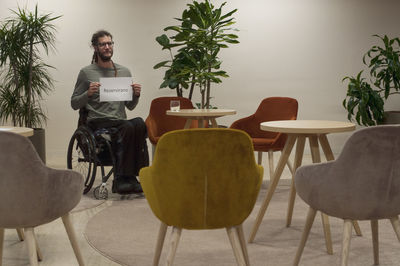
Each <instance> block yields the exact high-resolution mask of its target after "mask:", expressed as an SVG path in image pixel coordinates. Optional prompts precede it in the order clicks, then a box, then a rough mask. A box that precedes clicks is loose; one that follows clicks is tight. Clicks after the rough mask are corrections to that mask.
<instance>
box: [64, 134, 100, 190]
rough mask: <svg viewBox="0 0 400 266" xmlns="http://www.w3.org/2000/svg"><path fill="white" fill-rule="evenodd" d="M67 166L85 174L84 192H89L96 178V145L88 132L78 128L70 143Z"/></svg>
mask: <svg viewBox="0 0 400 266" xmlns="http://www.w3.org/2000/svg"><path fill="white" fill-rule="evenodd" d="M67 167H68V169H72V170H74V171H77V172H79V173H81V174H82V175H83V176H84V181H85V182H84V185H85V188H84V190H83V194H86V193H88V192H89V190H90V189H91V188H92V186H93V182H94V180H95V178H96V168H97V162H96V147H95V144H94V141H93V140H92V138H91V137H90V136H89V135H88V132H85V131H84V130H80V129H77V130H76V131H75V133H74V135H72V138H71V140H70V142H69V145H68V153H67Z"/></svg>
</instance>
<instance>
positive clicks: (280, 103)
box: [231, 97, 298, 149]
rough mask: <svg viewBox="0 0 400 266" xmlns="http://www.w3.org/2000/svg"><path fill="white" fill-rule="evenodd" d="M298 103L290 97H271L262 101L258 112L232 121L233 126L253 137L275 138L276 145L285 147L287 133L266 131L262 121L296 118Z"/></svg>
mask: <svg viewBox="0 0 400 266" xmlns="http://www.w3.org/2000/svg"><path fill="white" fill-rule="evenodd" d="M297 110H298V103H297V100H296V99H293V98H289V97H269V98H265V99H264V100H262V101H261V103H260V105H259V106H258V108H257V110H256V112H255V113H254V114H253V115H251V116H250V117H246V118H242V119H239V120H237V121H235V122H234V123H232V125H231V128H236V129H240V130H244V131H246V132H247V133H248V134H249V135H250V136H251V137H252V138H268V139H274V138H276V141H275V146H276V147H280V149H282V148H283V146H284V144H285V141H286V138H287V136H286V134H281V133H275V132H269V131H264V130H261V129H260V123H262V122H268V121H277V120H296V119H297Z"/></svg>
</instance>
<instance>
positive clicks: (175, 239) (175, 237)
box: [167, 226, 182, 266]
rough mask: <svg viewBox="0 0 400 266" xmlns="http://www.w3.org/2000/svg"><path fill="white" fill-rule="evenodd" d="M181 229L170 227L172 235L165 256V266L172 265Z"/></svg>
mask: <svg viewBox="0 0 400 266" xmlns="http://www.w3.org/2000/svg"><path fill="white" fill-rule="evenodd" d="M181 233H182V229H181V228H178V227H175V226H174V227H172V235H171V249H170V250H169V253H168V256H167V265H168V266H172V264H173V263H174V258H175V254H176V249H177V248H178V244H179V239H180V238H181Z"/></svg>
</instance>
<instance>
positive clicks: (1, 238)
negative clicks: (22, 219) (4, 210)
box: [0, 228, 4, 266]
mask: <svg viewBox="0 0 400 266" xmlns="http://www.w3.org/2000/svg"><path fill="white" fill-rule="evenodd" d="M3 242H4V228H0V266H1V265H2V261H3Z"/></svg>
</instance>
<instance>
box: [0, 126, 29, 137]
mask: <svg viewBox="0 0 400 266" xmlns="http://www.w3.org/2000/svg"><path fill="white" fill-rule="evenodd" d="M0 131H5V132H13V133H16V134H19V135H22V136H25V137H30V136H33V129H32V128H28V127H12V126H0Z"/></svg>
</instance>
